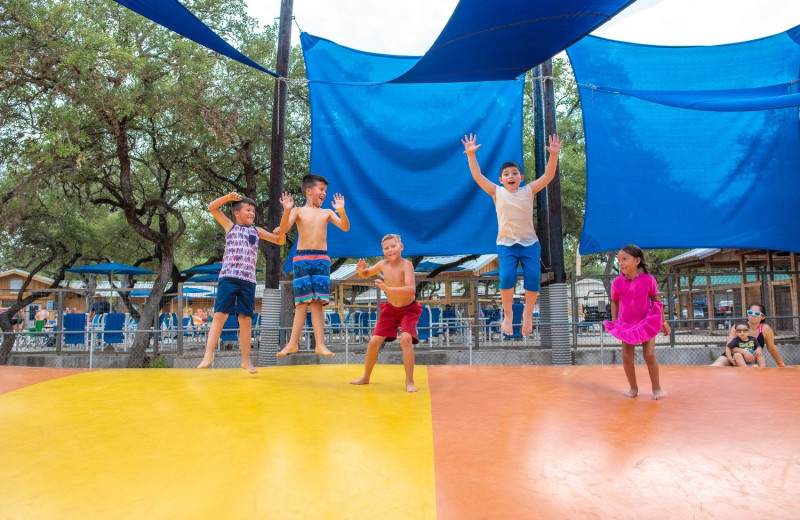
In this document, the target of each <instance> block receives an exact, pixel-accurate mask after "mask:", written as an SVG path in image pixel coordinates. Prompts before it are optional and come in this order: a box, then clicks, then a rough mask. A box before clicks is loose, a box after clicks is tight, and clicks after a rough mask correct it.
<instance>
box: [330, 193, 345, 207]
mask: <svg viewBox="0 0 800 520" xmlns="http://www.w3.org/2000/svg"><path fill="white" fill-rule="evenodd" d="M331 205H332V206H333V209H335V210H336V211H337V212H338V211H344V197H343V196H342V194H341V193H334V194H333V202H332V203H331Z"/></svg>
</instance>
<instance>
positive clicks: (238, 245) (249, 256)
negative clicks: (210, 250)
mask: <svg viewBox="0 0 800 520" xmlns="http://www.w3.org/2000/svg"><path fill="white" fill-rule="evenodd" d="M257 255H258V230H257V229H256V227H255V226H240V225H238V224H234V225H233V227H232V228H231V230H230V231H228V234H227V235H225V253H224V254H223V255H222V269H220V271H219V277H220V278H238V279H239V280H245V281H248V282H253V283H255V282H256V256H257Z"/></svg>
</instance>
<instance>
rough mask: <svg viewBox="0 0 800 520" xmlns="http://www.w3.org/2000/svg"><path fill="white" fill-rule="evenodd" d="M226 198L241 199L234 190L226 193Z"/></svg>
mask: <svg viewBox="0 0 800 520" xmlns="http://www.w3.org/2000/svg"><path fill="white" fill-rule="evenodd" d="M228 199H229V200H242V196H241V195H239V194H238V193H236V192H235V191H232V192H230V193H228Z"/></svg>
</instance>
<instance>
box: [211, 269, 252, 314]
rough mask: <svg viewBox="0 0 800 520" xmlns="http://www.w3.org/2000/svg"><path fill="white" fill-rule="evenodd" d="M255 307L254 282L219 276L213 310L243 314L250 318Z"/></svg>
mask: <svg viewBox="0 0 800 520" xmlns="http://www.w3.org/2000/svg"><path fill="white" fill-rule="evenodd" d="M255 309H256V284H254V283H253V282H248V281H247V280H240V279H239V278H220V279H219V283H218V284H217V298H216V301H215V302H214V312H224V313H225V314H244V315H245V316H250V317H251V318H252V317H253V315H254V314H255Z"/></svg>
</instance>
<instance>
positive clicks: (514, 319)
mask: <svg viewBox="0 0 800 520" xmlns="http://www.w3.org/2000/svg"><path fill="white" fill-rule="evenodd" d="M524 310H525V305H523V304H522V303H513V304H511V312H512V315H511V335H510V336H509V335H508V334H503V337H504V338H506V339H522V338H523V337H524V336H523V335H522V313H523V311H524Z"/></svg>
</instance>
